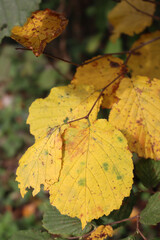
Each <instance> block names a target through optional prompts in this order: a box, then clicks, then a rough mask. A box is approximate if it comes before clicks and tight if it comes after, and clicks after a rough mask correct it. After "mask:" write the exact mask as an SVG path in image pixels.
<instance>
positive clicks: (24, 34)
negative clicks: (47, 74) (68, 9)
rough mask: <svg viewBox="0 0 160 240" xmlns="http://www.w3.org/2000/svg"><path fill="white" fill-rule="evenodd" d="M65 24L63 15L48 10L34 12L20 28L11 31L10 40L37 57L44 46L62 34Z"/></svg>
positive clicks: (66, 21) (16, 27) (65, 20)
mask: <svg viewBox="0 0 160 240" xmlns="http://www.w3.org/2000/svg"><path fill="white" fill-rule="evenodd" d="M67 23H68V20H67V19H66V18H65V17H64V15H63V14H60V13H57V12H55V11H52V10H50V9H45V10H41V11H35V12H33V13H32V15H31V17H30V18H28V20H27V22H26V23H25V24H24V25H23V26H22V27H21V26H15V27H14V28H13V29H12V35H11V38H13V39H14V40H16V41H17V42H18V43H20V44H21V45H23V46H24V47H26V48H29V49H31V50H32V51H33V53H34V54H35V55H36V56H39V55H40V54H41V53H42V52H43V50H44V48H45V46H46V44H47V43H49V42H51V41H52V40H53V39H54V38H56V37H58V36H59V35H60V34H61V33H62V31H63V30H64V29H65V28H66V25H67Z"/></svg>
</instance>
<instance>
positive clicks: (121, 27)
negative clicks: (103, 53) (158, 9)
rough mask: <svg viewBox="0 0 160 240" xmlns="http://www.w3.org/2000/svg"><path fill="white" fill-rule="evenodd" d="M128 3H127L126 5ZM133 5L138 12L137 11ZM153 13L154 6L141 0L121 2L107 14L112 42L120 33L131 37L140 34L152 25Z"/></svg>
mask: <svg viewBox="0 0 160 240" xmlns="http://www.w3.org/2000/svg"><path fill="white" fill-rule="evenodd" d="M127 2H128V3H127ZM130 4H132V5H134V6H135V7H136V8H137V9H139V10H140V11H143V12H145V13H146V14H144V13H142V12H140V11H137V10H136V9H135V8H134V7H133V6H131V5H130ZM154 11H155V4H153V3H150V2H147V1H143V0H127V1H125V0H122V1H121V2H120V3H117V5H116V6H115V7H114V8H113V9H112V10H111V11H110V12H109V14H108V19H109V22H110V23H111V24H112V25H113V28H114V30H113V35H112V36H111V40H112V41H116V39H117V38H119V37H120V35H121V34H122V33H125V34H127V35H129V36H133V35H134V34H135V33H140V32H142V31H143V30H144V29H145V28H146V27H148V26H150V25H151V23H152V17H151V16H148V15H147V14H150V15H153V14H154Z"/></svg>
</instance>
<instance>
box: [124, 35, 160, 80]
mask: <svg viewBox="0 0 160 240" xmlns="http://www.w3.org/2000/svg"><path fill="white" fill-rule="evenodd" d="M157 37H160V31H156V32H153V33H148V34H143V35H141V37H140V39H139V40H137V41H136V42H135V43H134V44H133V46H132V48H135V47H137V46H139V45H140V44H142V43H145V42H147V41H150V40H152V39H154V38H157ZM132 48H131V49H132ZM159 52H160V39H159V40H157V41H154V42H152V43H150V44H147V45H146V46H143V47H142V48H140V49H138V50H137V51H136V53H135V54H132V55H131V57H130V58H129V61H128V67H129V68H130V69H131V71H132V73H131V74H132V76H136V75H142V76H147V77H150V78H160V67H159V65H160V54H159Z"/></svg>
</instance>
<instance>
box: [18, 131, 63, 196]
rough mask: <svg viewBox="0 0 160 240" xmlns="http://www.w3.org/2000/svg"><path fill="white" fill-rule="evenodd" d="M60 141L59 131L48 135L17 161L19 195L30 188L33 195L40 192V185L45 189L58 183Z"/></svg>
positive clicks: (60, 153) (60, 154)
mask: <svg viewBox="0 0 160 240" xmlns="http://www.w3.org/2000/svg"><path fill="white" fill-rule="evenodd" d="M61 158H62V139H61V136H60V133H59V129H57V130H55V131H52V132H50V133H48V135H46V136H45V137H44V138H41V139H40V140H38V141H36V143H35V144H34V145H33V146H32V147H30V148H29V149H28V150H27V151H26V152H25V154H24V155H23V156H22V158H21V159H20V161H19V167H18V169H17V173H16V174H17V178H16V180H17V181H18V182H19V188H20V191H21V195H22V196H24V195H25V193H26V188H30V187H32V188H33V189H34V190H33V195H35V194H37V193H38V192H39V191H40V186H41V184H43V185H44V189H47V188H48V186H50V184H53V183H54V182H57V181H58V178H59V172H60V169H61V164H62V161H61Z"/></svg>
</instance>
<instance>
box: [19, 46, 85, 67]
mask: <svg viewBox="0 0 160 240" xmlns="http://www.w3.org/2000/svg"><path fill="white" fill-rule="evenodd" d="M16 50H25V51H32V50H31V49H29V48H21V47H17V48H16ZM43 54H44V55H45V56H47V57H49V58H53V59H58V60H61V61H63V62H66V63H69V64H72V65H74V66H76V67H79V66H80V65H79V64H77V63H74V62H71V61H69V60H66V59H63V58H60V57H57V56H53V55H50V54H48V53H46V52H43Z"/></svg>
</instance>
